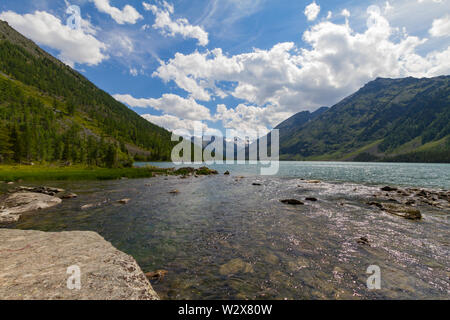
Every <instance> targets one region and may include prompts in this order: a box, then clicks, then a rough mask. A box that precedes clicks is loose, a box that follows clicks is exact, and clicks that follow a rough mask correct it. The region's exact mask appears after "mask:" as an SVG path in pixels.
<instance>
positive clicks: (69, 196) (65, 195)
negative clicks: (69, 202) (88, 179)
mask: <svg viewBox="0 0 450 320" xmlns="http://www.w3.org/2000/svg"><path fill="white" fill-rule="evenodd" d="M77 197H78V195H76V194H75V193H66V194H63V195H62V196H61V199H75V198H77Z"/></svg>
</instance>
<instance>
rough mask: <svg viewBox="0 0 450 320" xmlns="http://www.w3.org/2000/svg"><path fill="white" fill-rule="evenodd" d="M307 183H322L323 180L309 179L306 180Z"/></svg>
mask: <svg viewBox="0 0 450 320" xmlns="http://www.w3.org/2000/svg"><path fill="white" fill-rule="evenodd" d="M306 183H311V184H317V183H321V181H320V180H308V181H306Z"/></svg>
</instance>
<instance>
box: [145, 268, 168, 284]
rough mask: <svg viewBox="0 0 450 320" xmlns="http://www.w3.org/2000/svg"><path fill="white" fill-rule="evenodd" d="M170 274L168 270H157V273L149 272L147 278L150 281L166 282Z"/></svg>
mask: <svg viewBox="0 0 450 320" xmlns="http://www.w3.org/2000/svg"><path fill="white" fill-rule="evenodd" d="M168 273H169V271H167V270H157V271H155V272H147V273H146V274H145V276H146V277H147V279H149V280H157V281H158V282H159V281H161V280H164V277H165V276H166V275H167V274H168Z"/></svg>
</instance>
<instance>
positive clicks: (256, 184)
mask: <svg viewBox="0 0 450 320" xmlns="http://www.w3.org/2000/svg"><path fill="white" fill-rule="evenodd" d="M252 186H261V183H259V182H253V183H252Z"/></svg>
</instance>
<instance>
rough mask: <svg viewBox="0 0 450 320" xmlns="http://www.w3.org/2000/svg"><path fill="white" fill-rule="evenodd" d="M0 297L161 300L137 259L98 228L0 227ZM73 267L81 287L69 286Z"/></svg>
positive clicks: (13, 298)
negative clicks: (76, 271) (113, 243)
mask: <svg viewBox="0 0 450 320" xmlns="http://www.w3.org/2000/svg"><path fill="white" fill-rule="evenodd" d="M0 252H1V259H0V270H2V271H1V275H0V279H1V281H0V297H1V298H2V299H6V300H15V299H21V300H22V299H25V300H157V299H159V297H158V295H157V294H156V292H155V291H154V290H153V288H152V286H151V284H150V283H149V281H148V280H147V278H146V277H145V275H144V273H143V272H142V270H141V268H140V267H139V266H138V264H137V263H136V261H135V260H134V259H133V258H132V257H131V256H129V255H127V254H125V253H123V252H121V251H119V250H117V249H116V248H114V247H113V246H112V245H111V244H110V243H109V242H107V241H105V239H103V238H102V237H101V236H100V235H98V234H97V233H95V232H80V231H71V232H59V233H58V232H55V233H47V232H41V231H24V230H8V229H0ZM69 267H78V268H79V271H80V274H81V279H80V280H81V281H80V282H81V283H80V284H81V289H80V290H76V289H75V290H69V289H68V288H67V282H68V281H67V280H68V279H69V277H70V276H71V275H70V274H68V268H69Z"/></svg>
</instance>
